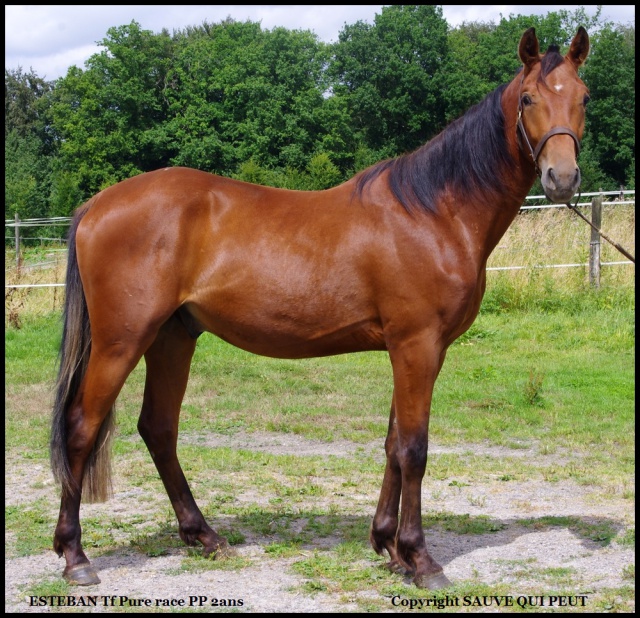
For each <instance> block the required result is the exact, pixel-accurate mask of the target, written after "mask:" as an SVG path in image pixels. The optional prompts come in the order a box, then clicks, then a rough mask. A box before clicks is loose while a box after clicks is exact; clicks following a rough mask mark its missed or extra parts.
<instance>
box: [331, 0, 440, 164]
mask: <svg viewBox="0 0 640 618" xmlns="http://www.w3.org/2000/svg"><path fill="white" fill-rule="evenodd" d="M447 54H448V44H447V22H446V20H445V19H444V18H443V17H442V9H441V8H440V7H438V6H434V5H392V6H387V7H383V8H382V11H381V13H380V14H377V15H376V17H375V21H374V25H373V26H370V25H368V24H366V23H364V22H361V21H359V22H356V23H355V24H353V25H346V26H345V28H344V29H343V30H342V31H341V32H340V34H339V37H338V43H337V44H335V46H334V58H333V62H332V65H331V67H330V69H329V71H330V73H331V74H332V75H333V76H334V79H335V81H336V85H335V87H334V92H335V94H336V95H338V96H342V97H345V98H346V100H347V106H348V109H349V111H350V113H351V116H352V118H353V122H354V124H355V127H356V129H357V130H358V131H359V132H360V135H361V141H362V144H363V145H364V146H365V147H366V148H368V149H370V150H373V151H376V152H378V153H380V154H381V155H386V156H388V155H395V154H400V153H402V152H406V151H408V150H413V149H414V148H416V147H418V146H420V145H421V144H422V143H424V142H425V141H426V140H427V139H429V138H430V137H432V136H433V135H435V134H436V133H437V132H438V131H439V130H440V129H441V128H442V127H443V125H444V122H445V103H444V93H443V85H444V75H443V70H444V67H445V64H446V59H447Z"/></svg>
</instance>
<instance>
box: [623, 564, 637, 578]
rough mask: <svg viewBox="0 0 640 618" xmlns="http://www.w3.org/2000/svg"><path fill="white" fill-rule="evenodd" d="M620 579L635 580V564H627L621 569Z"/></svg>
mask: <svg viewBox="0 0 640 618" xmlns="http://www.w3.org/2000/svg"><path fill="white" fill-rule="evenodd" d="M622 579H630V580H632V581H635V579H636V565H635V564H628V565H627V566H626V567H624V568H623V569H622Z"/></svg>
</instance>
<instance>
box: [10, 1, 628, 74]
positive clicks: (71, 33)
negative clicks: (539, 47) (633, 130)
mask: <svg viewBox="0 0 640 618" xmlns="http://www.w3.org/2000/svg"><path fill="white" fill-rule="evenodd" d="M382 6H383V5H366V6H359V5H328V6H321V5H310V6H309V5H276V4H274V5H257V4H256V5H215V6H214V5H210V6H207V5H151V6H142V5H108V6H105V5H97V6H94V5H91V6H89V5H81V6H70V5H54V6H44V5H9V6H6V5H5V68H7V69H17V68H18V67H19V66H21V67H22V69H23V70H24V71H26V72H28V71H29V69H30V68H33V70H34V71H35V72H36V74H37V75H38V77H42V78H44V79H47V80H53V79H56V78H58V77H61V76H63V75H66V73H67V69H68V68H69V67H70V66H72V65H74V64H75V65H76V66H78V67H80V68H84V62H85V61H86V60H87V59H88V58H89V56H91V55H92V54H95V53H96V52H98V51H100V49H101V48H99V47H98V46H97V45H96V41H99V40H101V39H103V38H104V37H105V35H106V32H107V29H108V28H110V27H112V26H121V25H124V24H129V23H131V21H132V20H135V21H137V22H138V23H139V24H140V25H141V27H142V28H143V29H144V30H151V31H153V32H160V31H161V30H162V28H167V30H169V32H172V31H173V30H174V29H182V28H185V27H186V26H196V25H200V24H202V23H203V22H204V21H205V20H206V21H208V22H209V23H215V22H219V21H221V20H223V19H225V18H226V17H227V16H231V17H232V18H233V19H236V20H238V21H245V20H247V19H249V20H251V21H259V22H261V24H262V27H263V28H265V29H269V30H270V29H271V28H274V27H276V26H284V27H285V28H288V29H290V30H294V29H302V30H312V31H313V32H315V33H316V34H317V35H318V37H319V38H320V39H321V40H323V41H326V42H330V41H337V39H338V33H339V32H340V31H341V30H342V29H343V28H344V25H345V23H346V24H353V23H355V22H356V21H358V20H363V21H366V22H368V23H371V24H372V23H373V20H374V17H375V15H376V13H379V12H380V10H381V8H382ZM576 8H578V5H569V6H567V5H497V4H496V5H443V13H444V17H445V19H446V20H447V22H448V23H449V25H450V26H457V25H458V24H460V23H461V22H463V21H485V22H489V21H493V22H496V23H497V22H498V21H499V20H500V15H501V14H502V15H503V16H505V17H508V16H509V15H510V14H514V15H517V14H522V15H531V14H534V13H535V14H546V13H548V12H549V11H557V10H560V9H567V10H574V9H576ZM584 8H585V10H586V11H587V13H588V14H589V15H593V14H595V12H596V9H597V7H596V6H595V5H592V6H584ZM602 15H603V17H604V18H605V19H609V20H611V21H613V22H616V23H623V24H628V23H630V22H631V23H633V24H635V6H633V5H630V6H626V5H610V6H604V7H603V10H602Z"/></svg>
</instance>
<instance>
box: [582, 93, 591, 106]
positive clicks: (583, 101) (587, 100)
mask: <svg viewBox="0 0 640 618" xmlns="http://www.w3.org/2000/svg"><path fill="white" fill-rule="evenodd" d="M589 101H591V97H590V96H589V95H588V94H585V95H584V99H582V104H583V105H584V106H585V107H586V105H587V103H588V102H589Z"/></svg>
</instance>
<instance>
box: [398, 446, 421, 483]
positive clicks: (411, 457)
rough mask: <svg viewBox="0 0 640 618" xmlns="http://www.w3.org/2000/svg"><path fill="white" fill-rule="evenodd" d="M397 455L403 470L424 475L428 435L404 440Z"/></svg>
mask: <svg viewBox="0 0 640 618" xmlns="http://www.w3.org/2000/svg"><path fill="white" fill-rule="evenodd" d="M397 457H398V461H399V463H400V467H401V468H402V471H403V472H414V473H416V472H417V473H419V474H421V475H424V471H425V469H426V467H427V439H426V437H414V438H411V439H410V440H404V441H403V442H402V444H401V445H400V446H399V448H398V453H397Z"/></svg>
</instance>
